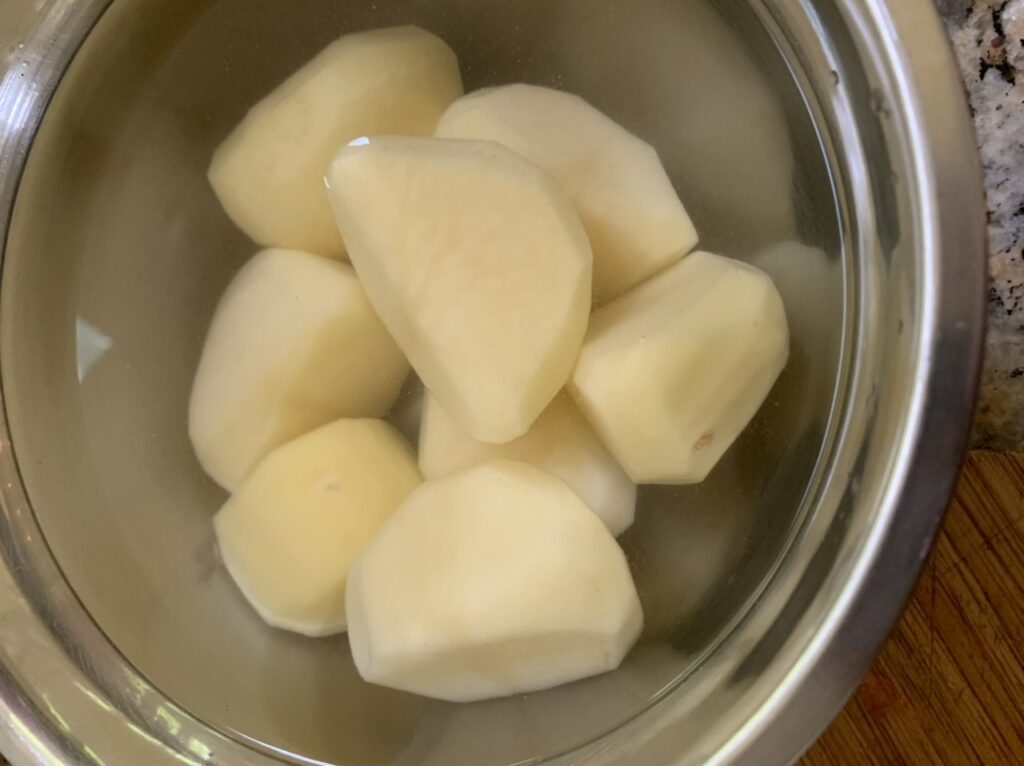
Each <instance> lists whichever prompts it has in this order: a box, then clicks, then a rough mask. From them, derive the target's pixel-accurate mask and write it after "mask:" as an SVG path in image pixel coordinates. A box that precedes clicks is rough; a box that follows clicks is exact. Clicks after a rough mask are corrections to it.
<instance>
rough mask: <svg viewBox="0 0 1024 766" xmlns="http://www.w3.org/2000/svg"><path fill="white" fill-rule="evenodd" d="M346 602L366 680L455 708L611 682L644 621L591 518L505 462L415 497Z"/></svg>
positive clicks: (619, 562)
mask: <svg viewBox="0 0 1024 766" xmlns="http://www.w3.org/2000/svg"><path fill="white" fill-rule="evenodd" d="M347 600H348V624H349V642H350V645H351V647H352V654H353V657H354V658H355V663H356V667H357V668H358V670H359V673H360V675H362V677H363V678H364V679H366V680H367V681H370V682H371V683H376V684H381V685H383V686H390V687H393V688H396V689H404V690H406V691H411V692H416V693H418V694H423V695H426V696H429V697H436V698H439V699H445V700H451V701H455V702H466V701H471V700H479V699H486V698H489V697H499V696H504V695H509V694H517V693H522V692H528V691H533V690H537V689H545V688H548V687H551V686H555V685H557V684H561V683H566V682H569V681H573V680H576V679H579V678H583V677H585V676H589V675H594V674H597V673H603V672H605V671H608V670H613V669H614V668H616V667H618V665H619V663H620V662H621V661H622V658H623V657H624V656H625V655H626V652H628V651H629V649H630V647H632V645H633V643H634V642H635V641H636V638H637V636H638V635H639V633H640V628H641V625H642V622H643V616H642V613H641V609H640V602H639V599H638V598H637V594H636V589H635V588H634V586H633V580H632V577H631V576H630V573H629V567H628V566H627V565H626V559H625V556H624V555H623V553H622V551H621V549H620V548H619V546H618V545H617V544H616V542H615V539H614V538H613V537H612V536H611V535H610V534H609V533H608V530H607V529H606V528H605V526H604V525H603V524H602V523H601V521H600V519H598V518H597V516H596V515H594V513H593V512H591V510H590V509H589V508H587V506H586V504H584V502H583V501H582V500H580V498H579V497H578V496H577V495H576V494H575V493H574V492H573V491H572V490H570V489H569V487H568V486H567V485H566V484H565V483H564V482H562V481H561V480H559V479H556V478H554V477H553V476H550V475H548V474H546V473H543V472H542V471H539V470H538V469H536V468H533V467H531V466H527V465H525V464H523V463H513V462H509V461H495V462H491V463H485V464H483V465H480V466H477V467H474V468H470V469H468V470H466V471H462V472H459V473H456V474H453V475H451V476H448V477H446V478H443V479H436V480H434V481H428V482H426V483H425V484H422V485H421V486H420V487H419V488H418V489H416V490H414V491H413V493H412V494H411V495H410V496H409V497H408V498H407V499H406V501H405V502H404V503H403V504H402V505H401V507H400V508H399V509H398V510H397V511H396V512H395V514H394V515H393V516H392V517H391V518H390V519H389V520H388V522H387V523H386V524H385V525H384V527H383V528H382V529H381V531H380V533H379V534H378V536H377V537H376V538H374V540H373V541H372V542H371V543H370V544H369V545H368V546H367V547H366V549H365V550H364V551H363V554H362V555H361V556H360V557H359V560H358V561H357V562H356V564H355V566H354V567H353V568H352V571H351V574H350V576H349V583H348V591H347Z"/></svg>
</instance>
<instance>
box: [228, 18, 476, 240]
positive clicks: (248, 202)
mask: <svg viewBox="0 0 1024 766" xmlns="http://www.w3.org/2000/svg"><path fill="white" fill-rule="evenodd" d="M461 94H462V79H461V76H460V74H459V67H458V62H457V61H456V58H455V54H454V53H452V51H451V49H450V48H449V47H448V46H447V45H446V44H445V43H444V42H443V41H442V40H440V39H439V38H437V37H435V36H434V35H432V34H430V33H429V32H426V31H424V30H422V29H419V28H418V27H395V28H391V29H378V30H374V31H370V32H359V33H357V34H351V35H346V36H345V37H342V38H341V39H340V40H337V41H336V42H334V43H332V44H331V45H329V46H328V47H327V48H326V49H324V50H323V51H322V52H321V53H320V54H319V55H318V56H316V57H315V58H314V59H313V60H312V61H310V62H309V63H308V64H306V65H305V66H304V67H302V69H300V70H299V71H298V72H296V73H295V74H293V75H292V76H291V77H289V78H288V79H287V80H286V81H285V82H284V83H282V84H281V85H280V86H279V87H278V88H276V89H275V90H274V91H273V92H272V93H270V95H268V96H267V97H266V98H264V99H263V100H262V101H260V102H259V103H258V104H257V105H256V106H254V107H253V108H252V110H251V111H250V112H249V113H248V114H247V115H246V116H245V119H243V120H242V122H241V123H240V124H239V125H238V127H237V128H235V130H234V131H233V132H232V133H231V135H230V136H228V138H227V139H226V140H225V141H224V143H223V144H221V146H220V147H219V148H218V149H217V151H216V153H215V154H214V156H213V161H212V162H211V164H210V171H209V178H210V183H211V184H212V185H213V189H214V191H215V192H216V193H217V196H218V197H219V198H220V201H221V204H223V206H224V209H225V210H226V211H227V213H228V215H229V216H230V217H231V218H232V220H233V221H234V222H235V223H236V224H237V225H238V226H239V227H240V228H241V229H242V230H243V231H245V232H246V234H248V235H249V236H250V237H252V238H253V239H254V240H255V241H256V242H258V243H260V244H261V245H266V246H276V247H289V248H296V249H300V250H308V251H310V252H313V253H317V254H318V255H325V256H338V257H340V256H342V255H343V254H344V245H343V243H342V239H341V236H340V234H339V233H338V227H337V224H336V223H335V221H334V216H333V215H332V214H331V209H330V205H329V204H328V202H327V197H326V193H325V191H324V174H325V173H326V172H327V167H328V165H330V162H331V158H332V157H333V156H334V153H335V152H336V151H337V150H338V148H339V147H340V146H344V145H345V144H347V143H348V142H349V141H351V140H352V139H354V138H357V137H359V136H364V135H369V134H374V133H402V134H405V135H430V134H431V133H433V131H434V127H435V125H436V124H437V120H438V118H439V117H440V116H441V113H442V112H444V110H445V107H447V106H448V104H450V103H451V102H452V101H453V100H454V99H456V98H458V97H459V95H461Z"/></svg>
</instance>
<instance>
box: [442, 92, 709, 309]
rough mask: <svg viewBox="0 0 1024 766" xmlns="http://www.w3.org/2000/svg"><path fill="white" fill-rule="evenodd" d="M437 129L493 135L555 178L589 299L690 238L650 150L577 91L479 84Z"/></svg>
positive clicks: (612, 293) (625, 283) (663, 261)
mask: <svg viewBox="0 0 1024 766" xmlns="http://www.w3.org/2000/svg"><path fill="white" fill-rule="evenodd" d="M437 135H439V136H443V137H448V138H476V139H484V140H489V141H497V142H498V143H500V144H503V145H504V146H507V147H508V148H509V149H512V150H513V151H515V152H518V153H519V154H522V155H523V156H524V157H528V158H529V159H531V160H533V161H534V162H536V163H537V164H538V165H540V166H541V167H543V168H544V169H546V170H547V171H548V172H550V173H551V174H552V175H553V176H554V177H555V178H556V179H557V180H558V182H559V183H561V185H562V187H563V188H564V189H565V191H566V193H567V194H568V195H569V199H571V200H572V202H573V204H574V205H575V206H576V210H577V211H578V212H579V214H580V219H581V220H582V221H583V226H584V227H585V228H586V230H587V235H588V236H589V237H590V244H591V247H592V248H593V250H594V300H595V301H596V302H598V303H604V302H606V301H610V300H612V299H613V298H616V297H617V296H619V295H621V294H622V293H624V292H626V291H627V290H629V289H630V288H631V287H633V286H635V285H637V284H639V283H640V282H642V281H643V280H645V279H647V278H648V277H649V276H651V275H652V274H655V273H657V272H658V271H661V270H662V269H664V268H665V267H666V266H669V265H670V264H672V263H675V262H676V261H677V260H679V258H680V257H681V256H683V255H685V254H686V253H688V252H689V251H690V250H691V249H692V248H693V246H694V245H696V244H697V231H696V229H694V228H693V223H691V221H690V217H689V216H688V215H687V214H686V210H685V209H684V208H683V204H682V203H681V202H680V201H679V197H678V195H677V194H676V192H675V189H674V188H672V182H671V181H670V180H669V177H668V174H667V173H666V172H665V168H664V167H663V166H662V164H661V160H660V159H658V153H657V152H656V151H655V150H654V148H653V147H652V146H650V145H649V144H647V143H645V142H644V141H642V140H640V139H639V138H637V137H636V136H634V135H633V134H632V133H630V132H629V131H628V130H626V129H625V128H623V127H622V126H620V125H619V124H618V123H616V122H614V121H613V120H611V119H610V118H608V117H606V116H605V115H604V114H602V113H601V112H599V111H598V110H597V109H595V108H594V107H592V106H591V105H590V104H588V103H587V102H586V101H584V100H583V99H582V98H580V97H579V96H575V95H573V94H571V93H563V92H562V91H558V90H552V89H551V88H541V87H537V86H535V85H522V84H518V85H503V86H501V87H497V88H487V89H485V90H481V91H477V92H475V93H470V94H469V95H467V96H463V97H462V98H460V99H459V100H458V101H456V102H455V103H454V104H452V105H451V106H450V107H449V108H448V111H446V112H445V113H444V116H443V117H442V118H441V121H440V122H439V123H438V125H437Z"/></svg>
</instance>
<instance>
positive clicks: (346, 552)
mask: <svg viewBox="0 0 1024 766" xmlns="http://www.w3.org/2000/svg"><path fill="white" fill-rule="evenodd" d="M419 483H420V474H419V471H418V470H417V468H416V461H415V459H414V458H413V456H412V453H411V452H410V451H409V448H408V447H407V446H406V444H405V442H404V441H402V438H401V437H400V436H399V435H398V434H397V433H396V432H395V431H394V430H393V429H392V428H391V427H390V426H388V425H387V424H386V423H384V422H383V421H381V420H369V419H366V420H363V419H356V420H339V421H337V422H335V423H330V424H328V425H326V426H323V427H322V428H319V429H317V430H315V431H312V432H310V433H308V434H306V435H305V436H302V437H300V438H298V439H295V440H294V441H291V442H289V443H288V444H286V445H284V446H283V447H279V448H278V449H276V450H274V451H273V452H272V453H270V454H269V455H268V456H267V457H266V459H264V460H263V461H262V462H261V463H260V464H259V466H258V467H257V468H256V470H255V471H253V473H252V475H251V476H249V478H248V479H246V480H245V482H244V483H243V484H242V486H241V487H240V488H239V490H238V492H236V493H235V495H234V496H233V497H232V498H231V499H230V500H228V501H227V503H225V504H224V507H223V508H221V510H220V512H219V513H218V514H217V515H216V517H215V518H214V527H215V529H216V531H217V540H218V542H219V544H220V550H221V556H222V558H223V559H224V563H225V565H226V566H227V569H228V571H229V572H230V573H231V576H232V577H233V578H234V580H235V582H236V583H237V584H238V587H239V589H240V590H241V591H242V593H243V594H245V596H246V598H247V599H248V600H249V601H250V602H251V603H252V605H253V607H254V608H255V609H256V611H257V612H259V614H260V616H261V617H263V619H264V620H266V621H267V622H268V623H270V624H271V625H274V626H276V627H279V628H284V629H286V630H292V631H296V632H298V633H303V634H305V635H308V636H324V635H328V634H330V633H337V632H340V631H343V630H344V629H345V583H346V581H347V577H348V570H349V567H350V566H351V563H352V561H353V560H354V559H355V558H356V556H357V555H358V554H359V552H360V551H361V550H362V549H363V547H364V546H365V545H366V544H367V543H368V542H369V540H370V538H371V537H372V536H373V535H374V533H375V532H376V531H377V529H378V528H379V527H380V525H381V524H382V523H383V522H384V520H385V519H387V517H388V516H389V515H390V514H391V513H392V511H394V510H395V508H397V507H398V505H399V504H400V503H401V502H402V501H403V500H404V499H405V498H406V496H407V495H408V494H409V493H410V492H411V491H412V490H413V488H415V487H416V486H417V485H418V484H419Z"/></svg>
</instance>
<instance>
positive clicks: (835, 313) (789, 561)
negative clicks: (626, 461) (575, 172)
mask: <svg viewBox="0 0 1024 766" xmlns="http://www.w3.org/2000/svg"><path fill="white" fill-rule="evenodd" d="M0 19H2V21H0V34H2V35H3V37H4V38H6V40H7V42H9V43H10V49H9V50H5V55H6V57H7V58H6V74H5V75H4V78H3V80H2V83H0V231H2V232H4V233H5V235H6V236H5V248H4V257H3V276H2V295H0V367H2V382H3V404H4V413H5V415H4V418H5V419H4V421H3V422H2V424H0V496H2V513H0V539H2V552H3V562H4V566H3V568H2V570H0V750H2V751H3V752H4V753H5V754H6V755H7V756H8V758H10V759H11V760H12V761H13V762H14V763H15V764H17V766H24V765H27V764H33V765H35V764H58V763H60V764H86V763H91V764H103V763H106V764H132V765H133V766H134V764H146V765H147V766H161V765H162V764H173V763H177V762H180V763H188V764H191V763H195V764H252V765H253V766H256V765H257V764H270V763H278V762H290V761H300V762H301V761H305V762H327V763H336V764H346V765H348V766H369V765H370V764H396V765H406V766H412V765H413V764H430V765H434V764H436V765H439V766H440V765H443V766H450V765H451V764H479V765H480V766H491V765H495V766H503V765H504V764H512V763H518V764H523V763H531V764H533V763H542V762H543V763H548V764H559V765H564V766H568V765H569V764H580V763H590V764H623V763H629V764H635V765H636V766H666V765H667V764H678V765H682V764H700V763H709V764H726V763H729V764H755V765H756V766H766V765H767V764H779V763H785V762H787V761H789V760H790V759H792V758H794V757H795V756H796V755H797V754H798V753H800V752H801V751H802V750H803V749H804V748H805V747H806V746H807V745H808V744H809V743H810V742H811V741H812V740H813V738H814V737H815V735H816V734H817V733H818V732H819V731H820V730H821V729H822V728H823V727H824V726H825V725H826V723H827V722H828V721H829V719H830V718H831V717H832V716H833V715H834V714H835V712H836V711H837V710H838V708H839V707H840V705H841V704H842V703H843V701H844V700H845V699H846V697H847V695H848V694H849V692H850V691H851V689H852V688H853V686H854V685H855V684H856V682H857V680H858V678H859V677H860V676H861V674H862V673H863V672H864V671H865V669H866V668H867V666H868V663H869V662H870V660H871V658H872V656H873V654H874V652H875V651H876V649H877V648H878V646H879V644H880V643H881V641H882V640H883V638H884V637H885V634H886V632H887V631H888V629H889V627H890V626H891V625H892V623H893V621H894V620H895V618H896V616H897V615H898V613H899V611H900V608H901V606H902V603H903V600H904V598H905V596H906V595H907V592H908V590H909V589H910V587H911V585H912V584H913V582H914V579H915V576H916V574H917V572H918V569H919V567H920V564H921V562H922V560H923V559H924V557H925V556H926V555H927V554H928V550H929V545H930V542H931V539H932V535H933V534H934V532H935V529H936V526H937V524H938V522H939V519H940V518H941V516H942V511H943V508H944V506H945V504H946V502H947V500H948V497H949V493H950V490H951V487H952V485H953V482H954V479H955V477H956V472H957V465H958V461H959V458H960V455H961V450H962V448H963V445H964V439H965V435H966V433H967V428H968V422H969V419H970V414H971V409H972V404H973V400H974V393H975V383H976V372H977V368H978V361H979V355H980V349H981V345H980V341H981V336H982V330H983V309H984V302H985V301H984V290H985V269H984V260H983V258H984V256H983V224H984V215H983V206H982V204H981V203H982V196H981V184H980V178H979V171H978V163H977V159H976V157H975V154H974V145H973V133H972V131H971V127H970V122H969V119H968V116H967V113H966V108H965V104H964V99H963V95H962V91H961V86H960V84H959V80H958V76H957V72H956V69H955V67H954V65H953V63H952V60H951V57H950V55H949V51H948V49H947V47H946V43H945V41H944V39H943V34H942V29H941V28H940V24H939V22H938V20H937V18H936V16H935V14H934V11H933V10H932V8H931V6H930V3H929V2H928V0H899V2H896V1H895V0H893V1H892V2H890V3H885V2H882V0H631V1H630V2H627V1H626V0H607V1H606V2H602V3H593V2H590V1H589V0H560V1H559V2H549V3H525V2H521V3H509V2H504V0H430V1H427V0H395V1H394V2H375V1H374V0H348V1H347V2H339V1H338V0H259V2H256V1H254V0H216V1H215V0H177V1H176V2H173V3H171V2H167V1H166V0H114V2H112V3H111V2H108V1H107V0H37V1H36V2H34V3H31V4H29V3H26V2H19V0H0ZM407 22H412V23H419V24H422V25H423V26H426V27H427V28H429V29H432V30H434V31H436V32H437V33H439V34H441V35H442V36H443V37H445V38H446V39H447V40H448V41H449V42H450V43H451V44H452V46H453V47H454V48H455V49H456V51H457V52H458V53H459V56H460V59H461V61H462V64H463V67H464V70H465V75H466V80H467V85H468V86H470V87H475V86H480V85H485V84H490V83H496V82H504V81H510V80H528V81H532V82H539V83H547V84H553V85H556V86H561V87H564V88H566V89H570V90H574V91H577V92H579V93H581V94H583V95H584V96H586V97H587V98H589V99H590V100H591V101H592V102H594V103H595V104H596V105H597V106H599V107H601V108H602V109H605V110H606V111H608V112H609V113H610V114H612V115H613V116H615V117H616V118H617V119H619V120H620V121H622V122H623V123H624V124H626V125H628V126H629V127H630V128H632V129H633V130H634V131H636V132H637V133H639V134H641V135H643V136H645V137H646V138H648V139H649V140H651V141H652V142H653V143H654V144H655V145H656V146H657V147H658V149H659V151H660V152H661V155H662V157H663V158H664V160H665V162H666V165H667V166H668V168H669V170H670V172H671V174H672V176H673V179H674V181H675V182H676V184H677V186H678V188H679V191H680V193H681V194H682V196H683V199H684V200H686V202H687V204H688V206H689V208H690V210H691V212H692V214H693V217H694V219H695V221H696V222H697V225H698V227H699V228H700V229H701V231H702V234H703V241H704V246H705V247H706V248H708V249H714V250H719V251H721V252H724V253H726V254H729V255H733V256H736V257H740V258H744V259H747V260H750V261H754V262H757V263H759V264H760V265H762V266H763V267H764V268H766V269H768V270H769V271H771V272H772V273H773V275H774V276H775V277H776V279H777V280H778V282H779V284H780V286H781V288H782V290H783V292H784V297H785V300H786V303H787V308H788V311H789V315H790V319H791V324H792V331H793V359H792V362H791V364H790V366H789V368H788V369H787V371H786V373H785V374H784V376H783V378H782V379H781V380H780V382H779V383H778V385H777V386H776V388H775V390H774V392H773V393H772V396H771V398H770V400H769V402H768V403H767V404H766V406H765V407H764V408H763V409H762V412H761V413H760V415H759V416H758V419H757V420H756V422H755V423H754V424H753V426H752V427H751V428H750V429H749V430H748V432H747V433H746V434H745V435H744V437H743V438H742V439H741V440H740V442H739V443H737V444H736V445H735V446H734V447H733V449H732V450H731V451H730V453H729V454H728V456H727V458H726V459H725V460H724V461H723V463H722V464H721V465H720V466H719V467H718V468H717V469H716V470H715V472H714V473H713V474H712V476H711V478H710V479H709V481H708V482H706V483H705V484H703V485H700V486H697V487H691V488H683V489H678V490H668V489H657V488H654V489H645V490H644V492H643V493H642V497H641V511H640V515H639V520H638V522H637V524H636V526H635V527H634V528H633V529H632V530H631V531H630V532H629V533H628V534H627V535H626V537H625V538H624V541H623V542H624V545H625V547H626V549H627V552H628V554H629V556H630V558H631V561H632V564H633V566H634V570H635V572H636V578H637V582H638V585H639V588H640V590H641V595H642V599H643V601H644V605H645V612H646V615H647V618H648V619H647V627H646V630H645V634H644V637H643V639H642V641H641V643H640V645H639V646H638V647H637V649H636V650H635V651H634V652H633V653H632V654H631V656H630V657H629V659H628V660H627V662H626V663H625V664H624V665H623V667H622V668H621V669H620V670H618V671H617V672H615V673H611V674H608V675H605V676H602V677H598V678H595V679H590V680H588V681H584V682H580V683H577V684H572V685H570V686H567V687H563V688H560V689H556V690H553V691H550V692H544V693H539V694H533V695H529V696H525V697H517V698H512V699H507V700H499V701H494V702H489V703H485V704H475V705H468V706H458V705H450V704H445V703H440V702H431V701H427V700H423V699H419V698H416V697H412V696H410V695H405V694H400V693H397V692H391V691H388V690H385V689H379V688H375V687H371V686H368V685H365V684H363V683H362V682H361V681H360V680H359V679H358V677H357V676H356V674H355V672H354V670H353V668H352V665H351V663H350V661H349V659H348V657H347V652H346V650H345V646H344V638H339V639H336V640H327V641H318V642H317V641H308V640H304V639H300V638H297V637H293V636H289V635H285V634H283V633H281V632H278V631H274V630H271V629H269V628H267V627H265V626H263V625H262V624H260V623H259V621H258V620H257V619H256V618H254V616H253V615H252V614H251V612H250V610H249V609H248V608H247V607H246V606H245V604H244V603H243V602H242V600H241V599H240V597H239V596H238V595H237V593H236V592H235V591H234V589H233V587H232V586H231V584H230V582H229V580H228V578H227V577H226V576H225V574H224V572H223V570H222V568H221V567H220V566H219V564H218V562H217V559H216V556H215V552H214V548H213V544H212V539H211V533H210V525H209V516H210V513H211V512H212V511H213V510H214V509H215V508H216V507H217V505H218V504H219V502H221V500H222V496H221V494H220V493H219V491H218V490H217V489H216V488H215V487H214V486H213V485H212V484H211V483H210V482H209V481H208V480H206V479H205V478H204V477H203V475H202V473H201V471H200V470H199V468H198V466H197V465H196V463H195V461H194V459H193V457H192V455H191V451H190V449H189V445H188V440H187V436H186V429H185V411H186V408H185V405H186V399H187V395H188V388H189V384H190V379H191V376H192V373H193V371H194V368H195V364H196V360H197V355H198V351H199V348H200V344H201V342H202V337H203V333H204V330H205V326H206V324H207V322H208V320H209V317H210V314H211V311H212V308H213V305H214V302H215V301H216V299H217V297H218V295H219V293H220V291H221V290H222V288H223V287H224V285H225V283H226V282H227V280H228V279H229V278H230V275H231V274H232V273H233V272H234V271H235V270H236V269H237V267H238V266H239V264H240V263H242V261H243V260H244V259H245V258H246V257H248V256H249V255H250V254H251V252H252V250H253V248H252V246H251V245H250V244H249V243H247V242H246V241H245V239H244V237H242V236H241V235H240V234H239V233H238V232H237V231H235V229H234V228H233V227H232V226H231V224H230V223H229V222H228V221H227V219H226V218H225V217H224V215H223V214H222V213H221V212H220V210H219V208H218V206H217V204H216V201H215V199H214V198H213V196H212V194H211V192H210V191H209V189H208V187H207V184H206V183H205V178H204V172H205V167H206V164H207V162H208V160H209V156H210V153H211V151H212V149H213V147H214V146H215V145H216V143H217V142H218V141H219V140H220V139H221V138H222V137H223V136H224V135H225V133H226V132H227V131H228V130H229V129H230V127H231V126H232V125H233V124H234V123H235V122H236V121H237V120H238V118H239V117H240V116H241V115H242V114H243V113H244V110H245V109H246V108H247V107H248V106H249V105H250V104H251V103H252V102H254V101H255V100H256V99H257V98H258V97H259V96H261V95H262V94H263V93H265V92H266V91H267V90H268V89H269V88H271V87H272V86H273V85H274V84H275V83H276V82H278V81H279V80H280V79H281V78H282V77H283V76H284V75H285V74H286V73H288V72H289V71H291V70H292V69H294V68H295V67H296V66H297V65H298V64H299V63H300V62H302V61H303V60H304V59H306V58H307V57H309V56H310V55H311V54H312V53H313V52H314V51H316V50H317V49H318V48H319V47H320V46H322V45H323V44H325V43H326V42H327V41H328V40H330V39H332V38H334V37H336V36H337V35H339V34H341V33H343V32H345V31H348V30H353V29H358V28H366V27H374V26H381V25H390V24H396V23H407ZM414 407H415V395H414V393H413V392H411V393H410V395H409V396H408V397H406V399H405V400H403V407H402V408H400V409H402V411H401V412H399V413H397V414H396V418H398V419H399V420H402V418H403V417H405V419H406V420H408V421H411V422H414V421H415V419H414V418H411V417H408V416H409V415H410V414H411V413H412V412H413V411H414Z"/></svg>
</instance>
